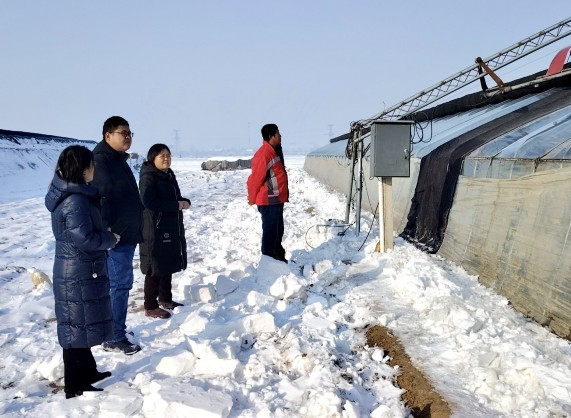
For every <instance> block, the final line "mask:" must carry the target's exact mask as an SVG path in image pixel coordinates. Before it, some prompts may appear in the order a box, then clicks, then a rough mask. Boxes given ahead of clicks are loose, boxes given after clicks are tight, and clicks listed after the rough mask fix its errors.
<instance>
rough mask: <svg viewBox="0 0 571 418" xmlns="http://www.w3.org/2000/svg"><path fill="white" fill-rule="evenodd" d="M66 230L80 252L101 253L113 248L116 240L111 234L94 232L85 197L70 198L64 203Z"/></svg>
mask: <svg viewBox="0 0 571 418" xmlns="http://www.w3.org/2000/svg"><path fill="white" fill-rule="evenodd" d="M64 205H65V206H64V208H63V213H64V214H65V215H66V216H65V222H66V228H67V229H68V230H69V236H70V238H71V241H72V242H73V244H74V245H75V246H76V247H77V248H79V249H80V250H82V251H101V250H107V249H109V248H113V247H114V246H115V243H116V240H115V236H114V235H113V233H112V232H109V231H95V229H94V225H93V222H92V220H91V207H92V205H91V203H90V202H89V200H88V199H87V198H85V197H81V196H77V195H76V196H72V197H70V198H69V199H68V200H67V201H66V202H64Z"/></svg>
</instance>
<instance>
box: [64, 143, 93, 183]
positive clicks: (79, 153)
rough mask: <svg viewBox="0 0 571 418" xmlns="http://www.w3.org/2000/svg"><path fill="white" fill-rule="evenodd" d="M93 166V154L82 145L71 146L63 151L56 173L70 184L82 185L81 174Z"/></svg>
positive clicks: (83, 180) (83, 181)
mask: <svg viewBox="0 0 571 418" xmlns="http://www.w3.org/2000/svg"><path fill="white" fill-rule="evenodd" d="M92 165H93V153H92V152H91V151H90V150H89V149H88V148H86V147H84V146H83V145H71V146H69V147H67V148H66V149H64V150H63V151H62V152H61V154H60V156H59V158H58V160H57V167H56V172H57V173H58V174H59V175H60V177H61V178H62V179H64V180H65V181H68V182H70V183H76V184H83V183H85V179H84V178H83V172H84V171H85V170H87V169H88V168H89V167H91V166H92Z"/></svg>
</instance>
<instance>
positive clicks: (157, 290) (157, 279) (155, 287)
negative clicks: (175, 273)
mask: <svg viewBox="0 0 571 418" xmlns="http://www.w3.org/2000/svg"><path fill="white" fill-rule="evenodd" d="M157 298H158V300H160V301H161V302H172V274H169V275H165V276H153V274H152V272H149V273H147V274H146V275H145V303H144V305H145V309H146V310H152V309H157V308H158V307H159V302H158V301H157Z"/></svg>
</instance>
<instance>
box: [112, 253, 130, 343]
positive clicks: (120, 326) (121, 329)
mask: <svg viewBox="0 0 571 418" xmlns="http://www.w3.org/2000/svg"><path fill="white" fill-rule="evenodd" d="M136 247H137V245H130V244H125V245H121V244H119V245H117V246H116V247H115V248H113V249H111V250H109V258H108V260H107V266H108V269H109V284H110V287H111V289H110V291H109V294H110V296H111V309H112V310H113V334H114V337H113V342H118V341H123V340H125V339H126V338H127V335H126V332H125V331H126V329H127V326H126V325H125V322H126V321H127V305H128V303H129V290H131V288H132V287H133V256H134V255H135V248H136Z"/></svg>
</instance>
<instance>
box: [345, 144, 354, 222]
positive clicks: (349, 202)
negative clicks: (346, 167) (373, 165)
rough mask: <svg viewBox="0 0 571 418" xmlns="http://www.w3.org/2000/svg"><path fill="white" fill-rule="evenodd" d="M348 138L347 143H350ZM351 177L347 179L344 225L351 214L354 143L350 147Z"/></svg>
mask: <svg viewBox="0 0 571 418" xmlns="http://www.w3.org/2000/svg"><path fill="white" fill-rule="evenodd" d="M352 140H353V139H352V138H349V141H352ZM351 148H352V152H351V177H350V178H349V189H348V191H347V205H346V206H345V224H347V225H349V215H350V213H351V196H353V177H354V176H355V160H356V158H357V147H356V144H355V142H353V144H352V145H351Z"/></svg>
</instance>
